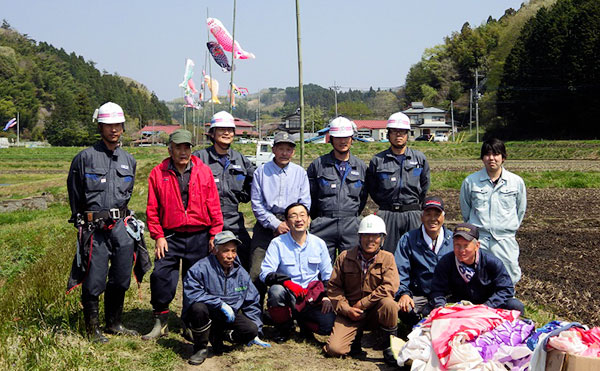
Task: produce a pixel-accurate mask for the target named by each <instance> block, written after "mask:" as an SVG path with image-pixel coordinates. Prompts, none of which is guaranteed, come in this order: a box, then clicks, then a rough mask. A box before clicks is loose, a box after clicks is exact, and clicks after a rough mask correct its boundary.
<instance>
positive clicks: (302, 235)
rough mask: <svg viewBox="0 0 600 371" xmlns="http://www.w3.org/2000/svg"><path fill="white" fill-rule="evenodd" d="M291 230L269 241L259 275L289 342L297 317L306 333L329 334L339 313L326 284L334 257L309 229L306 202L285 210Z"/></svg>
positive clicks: (281, 335)
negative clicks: (330, 298)
mask: <svg viewBox="0 0 600 371" xmlns="http://www.w3.org/2000/svg"><path fill="white" fill-rule="evenodd" d="M284 215H285V219H286V223H287V226H288V227H289V232H287V233H285V234H282V235H280V236H278V237H275V238H274V239H273V240H272V241H271V243H270V244H269V248H268V249H267V253H266V255H265V260H264V261H263V262H262V265H261V272H260V275H259V278H260V280H261V281H262V282H264V283H265V284H266V285H267V286H270V287H269V291H268V299H267V306H268V310H269V314H270V316H271V319H272V320H273V322H274V323H275V328H276V329H277V330H278V335H277V336H276V337H275V341H276V342H278V343H283V342H285V341H287V340H288V339H289V337H290V335H291V333H292V331H293V330H294V329H295V327H294V321H293V319H294V317H295V318H296V320H297V321H298V324H299V325H300V330H301V331H302V333H303V335H305V336H306V337H308V338H309V339H311V338H312V336H313V332H316V333H318V334H320V335H329V333H330V332H331V327H332V326H333V321H334V320H335V313H333V311H332V305H331V301H330V300H329V298H328V297H327V294H326V292H325V287H327V281H329V277H330V276H331V259H330V258H329V250H327V245H326V244H325V241H323V240H322V239H320V238H319V237H317V236H315V235H312V234H309V233H308V232H307V229H308V225H309V216H308V215H309V211H308V208H307V207H306V206H305V205H304V204H302V203H293V204H291V205H289V206H288V207H287V208H286V209H285V213H284Z"/></svg>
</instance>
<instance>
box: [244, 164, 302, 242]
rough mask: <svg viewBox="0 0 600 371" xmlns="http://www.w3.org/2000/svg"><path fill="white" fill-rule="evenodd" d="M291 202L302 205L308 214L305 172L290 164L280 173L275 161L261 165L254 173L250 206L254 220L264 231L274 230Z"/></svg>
mask: <svg viewBox="0 0 600 371" xmlns="http://www.w3.org/2000/svg"><path fill="white" fill-rule="evenodd" d="M294 202H300V203H302V204H304V205H305V206H306V207H307V208H308V209H309V210H310V186H309V184H308V176H307V175H306V170H304V168H302V167H301V166H299V165H296V164H294V163H292V162H290V163H289V164H288V165H287V166H286V167H284V168H283V169H282V168H280V167H279V166H278V165H277V164H276V163H275V162H274V161H269V162H267V163H264V164H263V165H261V166H260V167H259V168H258V169H256V171H255V172H254V179H253V180H252V193H251V204H252V212H253V213H254V216H256V220H258V222H260V224H262V226H263V227H265V228H269V229H272V230H275V229H277V227H278V226H279V224H280V223H281V220H279V219H277V217H276V216H275V215H276V214H283V212H284V211H285V208H286V207H288V206H289V205H290V204H292V203H294Z"/></svg>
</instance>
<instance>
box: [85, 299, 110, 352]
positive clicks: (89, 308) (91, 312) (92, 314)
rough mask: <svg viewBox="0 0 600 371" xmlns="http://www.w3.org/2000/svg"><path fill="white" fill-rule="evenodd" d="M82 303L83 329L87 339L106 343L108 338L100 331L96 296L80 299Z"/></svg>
mask: <svg viewBox="0 0 600 371" xmlns="http://www.w3.org/2000/svg"><path fill="white" fill-rule="evenodd" d="M82 304H83V317H84V319H85V330H86V332H87V336H88V339H90V341H92V342H94V343H108V338H107V337H106V336H104V335H103V334H102V331H100V325H99V321H98V297H95V298H88V299H85V300H83V301H82Z"/></svg>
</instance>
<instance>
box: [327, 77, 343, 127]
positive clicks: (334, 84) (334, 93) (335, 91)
mask: <svg viewBox="0 0 600 371" xmlns="http://www.w3.org/2000/svg"><path fill="white" fill-rule="evenodd" d="M340 87H341V86H338V85H337V84H336V82H335V81H334V82H333V86H330V87H329V89H333V98H334V101H335V117H338V110H337V92H338V89H339V88H340ZM335 117H334V118H335Z"/></svg>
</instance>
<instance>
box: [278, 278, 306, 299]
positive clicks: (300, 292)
mask: <svg viewBox="0 0 600 371" xmlns="http://www.w3.org/2000/svg"><path fill="white" fill-rule="evenodd" d="M283 287H285V288H286V289H288V290H290V291H291V292H292V294H294V296H295V297H296V298H303V297H305V296H306V293H307V291H306V289H305V288H303V287H302V286H300V285H298V284H297V283H294V282H292V281H291V280H287V281H285V282H283Z"/></svg>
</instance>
